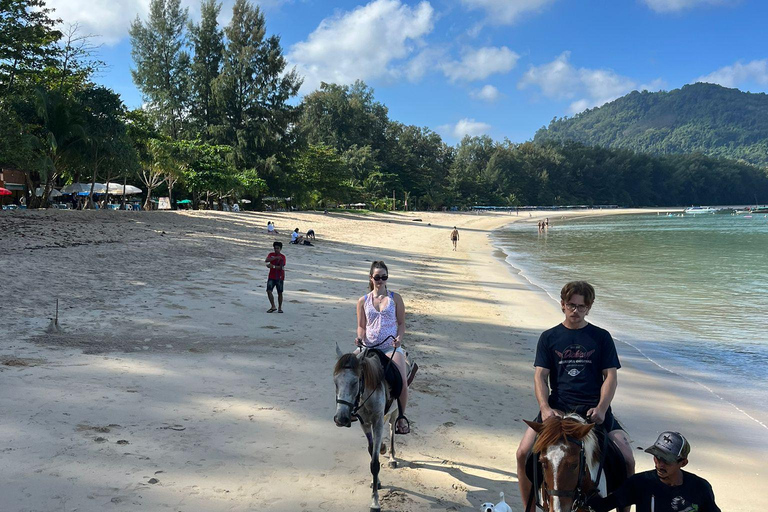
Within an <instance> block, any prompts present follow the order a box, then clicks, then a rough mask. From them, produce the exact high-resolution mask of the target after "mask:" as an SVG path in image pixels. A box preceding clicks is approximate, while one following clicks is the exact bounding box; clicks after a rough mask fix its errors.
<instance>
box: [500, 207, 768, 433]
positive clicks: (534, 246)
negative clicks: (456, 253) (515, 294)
mask: <svg viewBox="0 0 768 512" xmlns="http://www.w3.org/2000/svg"><path fill="white" fill-rule="evenodd" d="M549 221H550V227H549V229H547V230H546V231H545V232H543V233H539V232H538V230H537V228H536V225H535V224H533V225H532V224H531V223H515V224H511V225H509V226H507V227H505V228H503V229H501V230H499V231H497V232H496V233H495V235H494V238H495V243H496V244H497V245H498V246H499V247H500V248H501V249H502V250H503V251H504V252H505V253H506V254H507V262H508V263H509V264H510V265H512V266H513V267H514V268H515V269H517V270H518V271H519V272H520V274H521V275H522V276H523V277H524V278H525V279H527V280H528V281H529V282H530V283H531V284H532V285H534V286H538V287H540V288H542V289H544V290H545V291H546V292H547V293H548V294H549V295H550V296H551V297H552V298H553V299H554V300H559V294H560V288H561V287H562V285H563V284H565V283H566V282H568V281H572V280H586V281H589V282H590V283H592V284H593V285H594V286H595V289H596V292H597V300H596V302H595V306H594V308H593V315H591V316H592V320H593V321H595V323H596V324H598V325H601V326H602V327H605V328H608V329H609V330H610V331H611V332H612V334H613V335H614V337H615V338H617V339H619V340H621V341H625V342H627V343H629V344H631V345H633V346H635V347H636V348H638V349H639V350H641V351H642V352H643V354H645V355H646V356H647V357H649V358H651V359H653V360H654V361H655V362H656V363H657V364H659V365H660V366H663V367H664V368H666V369H669V370H671V371H673V372H675V373H678V374H680V375H685V376H687V377H689V378H692V379H694V380H696V381H697V382H699V383H701V384H702V385H704V386H706V387H708V388H709V389H711V390H712V391H713V392H714V393H716V394H717V395H718V396H719V397H721V398H723V399H725V400H727V401H729V402H731V403H733V404H734V405H736V406H737V407H743V408H744V409H750V410H754V409H755V408H759V409H764V404H765V402H766V399H767V398H768V217H767V216H766V215H764V214H758V215H753V216H752V217H747V216H745V215H729V214H716V215H712V214H709V215H696V216H691V215H683V216H680V215H674V216H668V215H667V214H661V215H657V214H651V215H646V214H642V215H613V216H605V217H582V218H575V219H572V220H566V219H561V218H560V217H558V216H557V215H556V214H553V215H552V216H551V217H550V218H549ZM753 419H754V418H753ZM758 421H759V422H761V423H763V424H765V423H766V417H765V416H763V415H760V416H759V417H758Z"/></svg>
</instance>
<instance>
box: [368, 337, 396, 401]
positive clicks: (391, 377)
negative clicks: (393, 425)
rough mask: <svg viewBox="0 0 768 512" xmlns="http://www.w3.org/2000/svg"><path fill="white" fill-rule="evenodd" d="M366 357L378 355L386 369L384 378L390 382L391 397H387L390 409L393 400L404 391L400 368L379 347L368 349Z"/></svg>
mask: <svg viewBox="0 0 768 512" xmlns="http://www.w3.org/2000/svg"><path fill="white" fill-rule="evenodd" d="M366 357H378V358H379V362H380V363H381V367H382V368H383V369H384V380H385V381H387V384H389V397H388V399H387V409H389V405H390V404H391V403H392V400H393V399H396V398H397V397H399V396H400V393H401V392H402V391H403V378H402V377H401V376H400V370H398V369H397V366H396V365H395V363H394V362H390V361H391V359H390V358H389V356H387V354H385V353H384V352H382V351H381V350H379V349H377V348H370V349H368V355H367V356H366Z"/></svg>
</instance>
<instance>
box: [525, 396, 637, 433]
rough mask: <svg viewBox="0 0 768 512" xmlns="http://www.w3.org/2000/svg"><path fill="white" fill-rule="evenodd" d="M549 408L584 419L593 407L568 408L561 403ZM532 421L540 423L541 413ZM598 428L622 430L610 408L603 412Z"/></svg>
mask: <svg viewBox="0 0 768 512" xmlns="http://www.w3.org/2000/svg"><path fill="white" fill-rule="evenodd" d="M549 406H550V407H552V408H553V409H557V410H558V411H562V412H564V413H565V414H568V413H569V412H575V413H577V414H581V415H582V416H584V417H586V414H587V411H588V410H590V409H591V408H592V407H594V406H590V405H577V406H569V405H567V404H565V403H562V402H558V403H550V404H549ZM533 421H535V422H536V423H540V422H541V411H539V414H538V416H536V419H535V420H533ZM600 426H601V427H602V428H603V429H605V431H606V432H613V431H614V430H624V428H623V427H622V426H621V423H619V421H618V420H617V419H616V418H615V417H614V416H613V411H612V410H611V407H610V406H608V410H607V411H606V412H605V419H604V420H603V422H602V423H601V424H600Z"/></svg>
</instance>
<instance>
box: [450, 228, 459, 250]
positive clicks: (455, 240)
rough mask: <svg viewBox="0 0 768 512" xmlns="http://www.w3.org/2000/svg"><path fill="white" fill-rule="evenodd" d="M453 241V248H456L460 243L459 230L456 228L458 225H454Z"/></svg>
mask: <svg viewBox="0 0 768 512" xmlns="http://www.w3.org/2000/svg"><path fill="white" fill-rule="evenodd" d="M451 242H452V243H453V250H454V251H455V250H456V246H457V245H458V243H459V230H458V229H456V226H453V231H451Z"/></svg>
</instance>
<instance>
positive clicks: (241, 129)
mask: <svg viewBox="0 0 768 512" xmlns="http://www.w3.org/2000/svg"><path fill="white" fill-rule="evenodd" d="M0 5H2V17H1V18H0V115H2V116H3V118H4V120H5V121H6V122H5V123H4V124H3V125H2V126H0V164H2V165H4V166H13V167H16V168H18V169H21V170H23V171H25V173H26V176H27V181H28V188H29V189H30V190H34V189H35V188H37V187H40V188H42V189H44V193H43V194H42V196H40V197H39V198H37V197H34V196H33V197H30V198H29V201H30V202H29V204H30V205H31V206H35V205H37V206H43V205H45V203H46V201H47V192H48V191H50V190H51V189H52V188H53V187H54V186H59V185H61V184H64V183H67V182H73V181H74V182H81V181H90V182H91V183H95V182H96V181H106V182H110V181H119V182H131V183H135V184H139V185H143V188H144V189H145V190H146V191H147V196H146V201H147V203H148V202H149V201H150V198H151V196H152V195H153V194H162V195H168V196H170V197H171V199H172V200H173V199H174V198H177V197H192V198H193V204H194V205H195V206H197V205H198V204H200V203H204V202H208V203H209V204H212V203H213V202H214V201H234V200H237V199H239V198H244V197H247V198H250V199H253V200H254V204H255V205H257V206H258V205H260V204H261V202H260V198H261V197H264V196H278V197H290V198H291V202H292V205H294V206H299V207H315V208H317V207H328V206H332V205H335V204H339V203H348V202H366V203H368V204H371V205H372V206H373V207H374V208H387V207H391V206H393V205H392V195H393V193H394V194H395V196H396V198H397V201H398V204H397V206H398V207H403V206H404V204H403V203H406V202H407V205H408V207H409V208H412V209H439V208H443V207H451V206H470V205H475V204H482V205H504V206H516V205H534V204H539V205H567V204H619V205H623V206H658V205H672V204H702V203H710V204H725V203H748V202H752V201H753V198H754V200H757V198H758V197H759V198H763V199H761V201H763V202H765V201H766V200H768V199H765V198H768V176H767V175H766V172H765V170H764V169H762V168H759V167H755V166H752V165H749V164H746V163H743V162H741V163H739V162H735V161H731V160H725V159H717V158H712V157H707V156H704V155H701V154H688V155H668V156H650V155H646V154H642V153H635V152H632V151H629V150H622V149H604V148H600V147H591V146H587V145H582V144H578V143H573V142H569V141H546V142H542V143H534V142H526V143H521V144H517V143H512V142H510V141H508V140H503V141H494V140H493V139H491V138H490V137H487V136H479V137H465V138H464V139H463V140H462V141H461V142H460V143H458V144H457V145H455V146H451V145H448V144H446V143H445V142H444V141H443V140H442V138H441V137H440V135H439V134H437V133H435V132H434V131H432V130H430V129H428V128H424V127H418V126H413V125H405V124H402V123H399V122H397V121H396V120H392V119H390V118H389V114H388V110H387V107H386V106H385V105H383V104H382V103H380V102H378V101H377V100H376V99H375V96H374V91H373V90H372V89H371V88H370V87H369V86H367V85H366V84H365V83H363V82H361V81H358V82H356V83H354V84H351V85H337V84H326V83H323V84H321V86H320V87H319V88H318V89H317V90H315V91H313V92H311V93H309V94H306V95H305V96H304V97H303V98H302V99H301V101H299V100H298V97H297V96H298V92H299V88H300V87H301V84H302V78H301V77H300V76H298V74H297V73H296V72H295V70H292V69H288V66H287V62H286V59H285V57H284V54H283V49H282V47H281V42H280V38H279V36H277V35H270V34H269V33H268V31H267V26H266V19H265V16H264V13H263V12H262V11H261V10H260V9H259V7H258V6H255V5H253V4H251V3H250V2H249V1H248V0H237V1H236V2H235V4H234V6H233V10H232V17H231V20H230V22H229V23H228V24H227V25H226V26H224V27H222V26H220V25H219V23H218V21H217V19H218V18H219V16H220V14H221V8H222V7H221V4H220V3H218V2H216V1H215V0H203V1H202V3H201V6H200V11H201V16H200V21H199V22H198V23H192V22H191V21H190V19H189V16H188V12H187V10H186V9H183V8H182V7H181V4H180V0H151V2H150V10H149V14H148V16H147V17H146V19H142V18H140V17H137V18H136V19H135V20H134V21H133V23H132V24H131V28H130V39H131V47H132V52H131V53H132V58H133V68H132V70H131V71H132V75H133V80H134V82H135V84H136V86H137V87H138V89H139V90H140V91H141V94H142V96H143V99H144V104H143V106H142V108H139V109H134V110H129V109H127V108H126V107H125V105H124V104H123V102H122V100H121V98H120V97H119V95H117V94H116V93H114V92H113V91H111V90H109V89H107V88H105V87H103V86H100V85H98V84H97V83H96V82H95V76H96V75H97V72H98V71H99V70H100V69H102V68H103V66H104V63H103V62H100V61H99V60H98V59H96V58H94V55H96V48H95V47H94V46H93V45H92V44H91V41H92V38H90V37H88V36H87V35H81V34H79V31H78V29H77V27H76V26H74V27H70V28H69V29H68V30H65V31H61V30H59V29H57V28H56V27H57V26H59V23H60V20H57V19H55V18H54V14H55V13H53V11H52V10H50V9H48V8H46V6H45V4H44V2H43V0H0Z"/></svg>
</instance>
